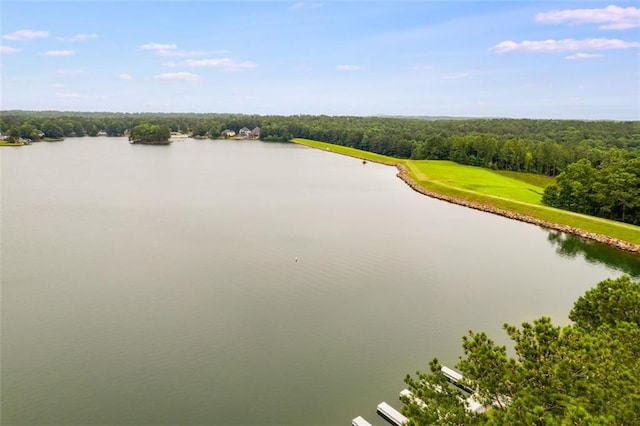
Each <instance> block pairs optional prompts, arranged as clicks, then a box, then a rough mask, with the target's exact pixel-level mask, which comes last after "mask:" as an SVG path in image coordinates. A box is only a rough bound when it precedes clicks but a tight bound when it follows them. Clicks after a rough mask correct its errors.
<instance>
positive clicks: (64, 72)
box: [56, 68, 84, 76]
mask: <svg viewBox="0 0 640 426" xmlns="http://www.w3.org/2000/svg"><path fill="white" fill-rule="evenodd" d="M83 72H84V70H82V69H80V68H66V69H60V70H57V71H56V74H58V75H71V76H73V75H80V74H82V73H83Z"/></svg>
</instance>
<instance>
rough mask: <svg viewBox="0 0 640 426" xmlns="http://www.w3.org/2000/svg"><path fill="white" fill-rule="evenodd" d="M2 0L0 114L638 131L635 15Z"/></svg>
mask: <svg viewBox="0 0 640 426" xmlns="http://www.w3.org/2000/svg"><path fill="white" fill-rule="evenodd" d="M636 5H637V3H635V2H616V3H611V2H598V1H578V0H574V1H568V2H563V1H551V2H543V1H535V2H527V1H517V0H511V1H507V2H500V1H489V0H486V1H465V0H458V1H455V0H454V1H416V0H414V1H351V2H347V1H337V0H333V1H332V0H328V1H304V2H297V1H275V2H273V1H258V2H251V1H234V2H222V1H205V0H200V1H180V2H169V1H138V2H135V1H134V2H132V1H99V0H98V1H65V2H57V1H40V2H35V1H29V0H26V1H25V0H21V1H11V0H9V1H7V0H3V1H2V2H1V3H0V14H1V18H0V19H1V26H0V33H1V37H2V38H1V39H0V45H1V55H0V58H1V61H2V62H1V66H0V71H1V77H0V78H1V83H2V94H1V99H0V109H4V110H6V109H26V110H73V111H123V112H143V111H150V112H220V113H225V112H229V113H247V114H262V115H264V114H281V115H290V114H327V115H380V114H383V115H414V116H416V115H429V116H474V117H517V118H578V119H616V120H637V119H640V8H639V7H638V6H636Z"/></svg>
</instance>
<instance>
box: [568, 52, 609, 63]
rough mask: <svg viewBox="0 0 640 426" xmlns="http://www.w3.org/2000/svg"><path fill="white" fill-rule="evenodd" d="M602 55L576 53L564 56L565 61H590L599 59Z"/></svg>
mask: <svg viewBox="0 0 640 426" xmlns="http://www.w3.org/2000/svg"><path fill="white" fill-rule="evenodd" d="M602 56H603V55H601V54H599V53H576V54H573V55H569V56H565V57H564V58H565V59H568V60H570V61H575V60H578V59H592V58H601V57H602Z"/></svg>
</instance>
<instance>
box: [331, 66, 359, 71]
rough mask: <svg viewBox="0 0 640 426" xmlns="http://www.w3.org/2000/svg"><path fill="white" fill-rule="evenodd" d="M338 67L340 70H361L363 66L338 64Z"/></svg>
mask: <svg viewBox="0 0 640 426" xmlns="http://www.w3.org/2000/svg"><path fill="white" fill-rule="evenodd" d="M336 69H337V70H338V71H361V70H362V69H363V68H362V67H361V66H360V65H338V66H337V67H336Z"/></svg>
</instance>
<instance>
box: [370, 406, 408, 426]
mask: <svg viewBox="0 0 640 426" xmlns="http://www.w3.org/2000/svg"><path fill="white" fill-rule="evenodd" d="M377 411H378V414H379V415H380V416H382V417H383V418H384V419H385V420H387V421H388V422H390V423H392V424H394V425H396V426H402V425H404V424H405V423H407V422H408V421H409V420H408V419H407V418H406V417H405V416H403V415H402V414H400V412H399V411H398V410H396V409H395V408H393V407H392V406H390V405H389V404H387V403H386V402H381V403H380V404H378V408H377Z"/></svg>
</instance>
